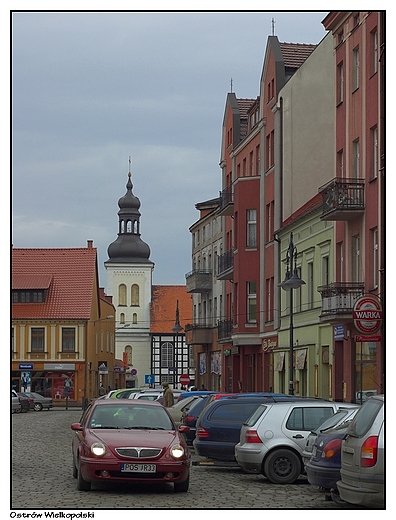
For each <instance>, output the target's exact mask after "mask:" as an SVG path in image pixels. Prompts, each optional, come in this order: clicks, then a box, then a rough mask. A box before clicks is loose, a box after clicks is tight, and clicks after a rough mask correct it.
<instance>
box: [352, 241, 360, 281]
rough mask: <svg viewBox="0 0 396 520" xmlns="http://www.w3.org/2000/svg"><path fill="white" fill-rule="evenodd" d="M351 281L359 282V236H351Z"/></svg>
mask: <svg viewBox="0 0 396 520" xmlns="http://www.w3.org/2000/svg"><path fill="white" fill-rule="evenodd" d="M352 281H353V282H360V236H359V235H355V236H354V237H352Z"/></svg>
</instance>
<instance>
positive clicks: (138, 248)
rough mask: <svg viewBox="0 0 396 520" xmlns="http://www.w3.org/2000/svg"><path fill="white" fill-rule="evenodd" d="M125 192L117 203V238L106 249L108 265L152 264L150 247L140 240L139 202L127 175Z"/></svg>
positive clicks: (129, 175) (129, 176) (129, 174)
mask: <svg viewBox="0 0 396 520" xmlns="http://www.w3.org/2000/svg"><path fill="white" fill-rule="evenodd" d="M126 188H127V192H126V194H125V195H124V196H123V197H121V198H120V199H119V201H118V207H119V208H120V210H119V212H118V237H117V239H116V240H115V241H114V242H112V243H111V244H110V245H109V247H108V248H107V254H108V256H109V260H108V261H107V262H105V264H107V263H108V262H109V263H114V262H115V263H130V262H138V263H145V262H147V263H152V262H151V260H150V259H149V257H150V247H149V246H148V245H147V244H146V243H145V242H143V240H142V239H141V238H140V211H139V208H140V200H139V199H138V197H136V196H135V195H134V194H133V192H132V188H133V185H132V180H131V173H130V172H129V173H128V182H127V184H126Z"/></svg>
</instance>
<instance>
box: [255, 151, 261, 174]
mask: <svg viewBox="0 0 396 520" xmlns="http://www.w3.org/2000/svg"><path fill="white" fill-rule="evenodd" d="M256 175H260V145H258V146H256Z"/></svg>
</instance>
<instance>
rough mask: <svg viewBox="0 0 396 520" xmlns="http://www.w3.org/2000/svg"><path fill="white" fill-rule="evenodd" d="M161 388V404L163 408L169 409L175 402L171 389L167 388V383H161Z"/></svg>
mask: <svg viewBox="0 0 396 520" xmlns="http://www.w3.org/2000/svg"><path fill="white" fill-rule="evenodd" d="M162 388H163V389H164V394H163V401H162V404H163V405H164V406H165V408H169V407H170V406H173V405H174V402H175V401H174V397H173V392H172V388H171V387H170V386H169V383H168V382H167V381H164V382H163V383H162Z"/></svg>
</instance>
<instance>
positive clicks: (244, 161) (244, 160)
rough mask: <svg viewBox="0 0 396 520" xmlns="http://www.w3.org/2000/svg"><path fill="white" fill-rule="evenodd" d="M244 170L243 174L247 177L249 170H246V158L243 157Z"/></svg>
mask: <svg viewBox="0 0 396 520" xmlns="http://www.w3.org/2000/svg"><path fill="white" fill-rule="evenodd" d="M242 170H243V171H242V176H243V177H246V176H247V172H246V158H245V159H243V161H242Z"/></svg>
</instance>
